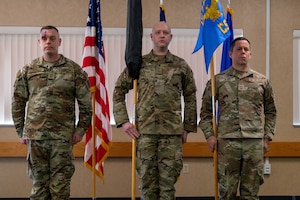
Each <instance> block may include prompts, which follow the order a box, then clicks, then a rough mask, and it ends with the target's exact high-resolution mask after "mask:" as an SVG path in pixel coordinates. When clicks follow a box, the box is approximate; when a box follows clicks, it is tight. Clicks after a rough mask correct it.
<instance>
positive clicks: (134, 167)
mask: <svg viewBox="0 0 300 200" xmlns="http://www.w3.org/2000/svg"><path fill="white" fill-rule="evenodd" d="M133 101H134V102H133V114H132V116H133V117H132V124H133V126H134V127H135V128H136V124H135V105H136V102H137V79H134V80H133ZM131 153H132V156H131V158H132V162H131V170H132V171H131V199H132V200H135V193H136V192H135V188H136V187H135V185H136V139H132V152H131Z"/></svg>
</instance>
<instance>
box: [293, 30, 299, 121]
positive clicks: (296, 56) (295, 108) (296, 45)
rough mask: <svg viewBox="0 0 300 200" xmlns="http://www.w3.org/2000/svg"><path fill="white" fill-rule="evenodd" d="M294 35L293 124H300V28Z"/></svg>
mask: <svg viewBox="0 0 300 200" xmlns="http://www.w3.org/2000/svg"><path fill="white" fill-rule="evenodd" d="M293 37H294V40H293V65H294V69H293V125H294V126H300V80H299V78H300V30H294V33H293Z"/></svg>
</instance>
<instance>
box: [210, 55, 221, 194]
mask: <svg viewBox="0 0 300 200" xmlns="http://www.w3.org/2000/svg"><path fill="white" fill-rule="evenodd" d="M210 65H211V66H210V76H211V103H212V104H211V105H212V127H213V133H214V136H215V137H216V138H218V132H217V118H216V101H215V96H216V80H215V64H214V55H212V59H211V62H210ZM214 189H215V200H218V198H219V187H218V150H217V147H216V148H215V150H214Z"/></svg>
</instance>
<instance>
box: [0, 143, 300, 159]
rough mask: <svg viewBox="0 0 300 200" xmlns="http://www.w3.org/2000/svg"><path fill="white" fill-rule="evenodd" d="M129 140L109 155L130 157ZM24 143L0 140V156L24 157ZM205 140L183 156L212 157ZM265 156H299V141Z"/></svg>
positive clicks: (187, 147) (77, 151)
mask: <svg viewBox="0 0 300 200" xmlns="http://www.w3.org/2000/svg"><path fill="white" fill-rule="evenodd" d="M84 146H85V145H84V143H83V142H80V143H78V144H76V145H75V146H74V150H73V152H74V156H75V157H83V155H84ZM131 149H132V148H131V142H112V145H111V148H110V150H109V157H131ZM26 154H27V148H26V145H22V144H20V143H19V142H0V157H25V156H26ZM212 156H213V154H212V153H211V152H210V151H209V149H208V147H207V144H206V143H205V142H188V143H186V144H184V145H183V157H192V158H205V157H212ZM266 156H267V157H300V142H271V150H270V152H268V153H267V154H266Z"/></svg>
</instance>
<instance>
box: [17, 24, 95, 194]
mask: <svg viewBox="0 0 300 200" xmlns="http://www.w3.org/2000/svg"><path fill="white" fill-rule="evenodd" d="M38 42H39V44H40V47H41V49H42V51H43V56H42V57H40V58H37V59H35V60H33V61H32V62H31V63H30V64H28V65H25V66H24V67H23V68H22V69H21V70H20V71H19V72H18V74H17V78H16V81H15V84H14V93H13V101H12V116H13V120H14V124H15V128H16V131H17V134H18V136H19V137H20V142H21V143H22V144H27V146H28V156H27V162H28V176H29V178H30V179H32V182H33V187H32V191H31V195H30V199H32V200H49V199H51V200H66V199H69V196H70V182H71V177H72V175H73V173H74V170H75V169H74V164H73V154H72V149H73V145H74V144H76V143H78V142H79V141H81V139H82V137H83V135H84V133H85V131H86V129H87V128H88V127H89V125H90V122H91V115H92V105H91V94H90V86H89V81H88V78H87V75H86V74H85V72H84V71H83V70H82V69H81V67H80V66H79V65H78V64H76V63H75V62H73V61H72V60H70V59H68V58H66V57H64V56H63V55H61V54H58V47H59V46H60V44H61V38H60V37H59V32H58V30H57V28H55V27H53V26H44V27H42V28H41V31H40V37H39V40H38ZM75 99H77V102H78V105H79V106H78V107H79V111H80V114H79V121H78V123H77V125H76V124H75V121H76V118H75ZM26 104H27V111H26V112H25V108H26ZM25 114H26V119H25Z"/></svg>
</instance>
